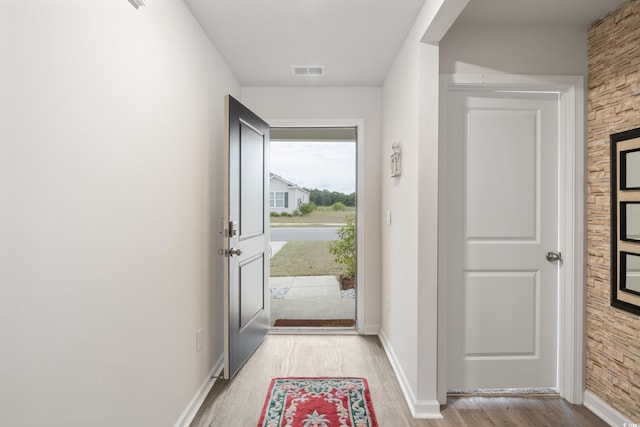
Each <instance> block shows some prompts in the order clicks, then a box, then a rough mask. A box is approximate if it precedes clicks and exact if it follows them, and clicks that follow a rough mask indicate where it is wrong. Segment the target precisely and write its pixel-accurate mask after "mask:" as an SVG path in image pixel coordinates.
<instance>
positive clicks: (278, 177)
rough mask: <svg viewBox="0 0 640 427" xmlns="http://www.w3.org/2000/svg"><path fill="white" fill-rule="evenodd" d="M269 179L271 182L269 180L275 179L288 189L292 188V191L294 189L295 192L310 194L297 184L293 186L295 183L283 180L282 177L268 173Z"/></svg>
mask: <svg viewBox="0 0 640 427" xmlns="http://www.w3.org/2000/svg"><path fill="white" fill-rule="evenodd" d="M269 179H270V180H271V179H277V180H280V181H282V182H284V183H285V184H287V185H288V186H289V188H294V189H296V190H300V191H302V192H305V193H307V194H311V193H309V191H307V190H305V189H304V188H302V187H300V186H299V185H298V184H295V183H293V182H291V181H289V180H287V179H284V178H283V177H281V176H280V175H278V174H275V173H273V172H270V173H269Z"/></svg>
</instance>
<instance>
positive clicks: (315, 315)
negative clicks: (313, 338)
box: [269, 276, 356, 325]
mask: <svg viewBox="0 0 640 427" xmlns="http://www.w3.org/2000/svg"><path fill="white" fill-rule="evenodd" d="M269 287H270V288H271V289H274V290H275V289H277V290H278V291H285V289H288V290H287V291H286V293H285V294H284V298H278V299H276V298H272V299H271V324H272V325H273V322H275V321H276V319H355V313H356V300H355V298H342V296H341V293H340V284H339V283H338V279H336V277H335V276H297V277H271V279H270V281H269ZM278 291H274V293H276V294H280V295H281V294H282V293H283V292H278Z"/></svg>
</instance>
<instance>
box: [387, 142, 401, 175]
mask: <svg viewBox="0 0 640 427" xmlns="http://www.w3.org/2000/svg"><path fill="white" fill-rule="evenodd" d="M391 148H392V149H393V153H392V154H391V156H390V157H389V164H390V167H391V175H390V176H392V177H394V176H400V173H401V165H400V144H399V143H397V142H396V143H395V144H393V145H392V146H391Z"/></svg>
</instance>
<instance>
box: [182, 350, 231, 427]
mask: <svg viewBox="0 0 640 427" xmlns="http://www.w3.org/2000/svg"><path fill="white" fill-rule="evenodd" d="M223 368H224V357H223V356H220V358H219V359H218V361H217V362H216V364H215V365H214V366H213V368H212V369H211V371H209V374H207V377H206V378H205V380H204V382H203V383H202V385H201V386H200V388H199V389H198V391H197V392H196V395H195V396H193V399H191V401H190V402H189V404H188V405H187V407H186V408H184V411H182V414H180V418H178V421H176V423H175V425H174V427H189V425H190V424H191V422H192V421H193V419H194V418H195V416H196V414H197V413H198V410H199V409H200V406H202V402H204V399H205V398H206V397H207V395H208V394H209V391H211V388H212V387H213V384H215V382H216V379H217V377H218V375H220V372H222V369H223Z"/></svg>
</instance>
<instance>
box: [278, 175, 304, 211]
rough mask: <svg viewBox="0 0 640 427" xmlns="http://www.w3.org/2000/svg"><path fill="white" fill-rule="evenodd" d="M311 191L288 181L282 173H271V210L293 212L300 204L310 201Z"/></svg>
mask: <svg viewBox="0 0 640 427" xmlns="http://www.w3.org/2000/svg"><path fill="white" fill-rule="evenodd" d="M309 195H310V193H309V192H308V191H307V190H305V189H304V188H302V187H299V186H298V185H296V184H294V183H293V182H291V181H287V180H286V179H284V178H283V177H281V176H280V175H276V174H275V173H272V174H271V177H270V179H269V210H270V211H271V212H278V213H283V212H286V213H292V212H293V211H294V210H296V209H298V208H299V207H300V205H302V204H304V203H309Z"/></svg>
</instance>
